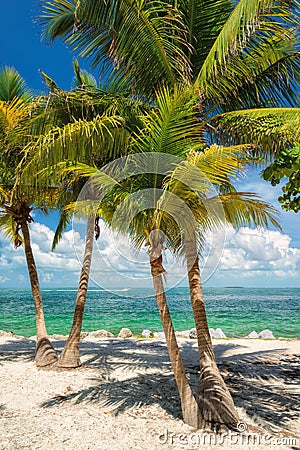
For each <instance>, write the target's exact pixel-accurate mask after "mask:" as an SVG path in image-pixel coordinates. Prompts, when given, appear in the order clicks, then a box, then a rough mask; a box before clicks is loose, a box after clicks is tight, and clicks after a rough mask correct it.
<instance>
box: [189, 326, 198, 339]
mask: <svg viewBox="0 0 300 450" xmlns="http://www.w3.org/2000/svg"><path fill="white" fill-rule="evenodd" d="M189 338H190V339H197V331H196V328H192V329H191V330H190V333H189Z"/></svg>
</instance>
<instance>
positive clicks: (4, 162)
mask: <svg viewBox="0 0 300 450" xmlns="http://www.w3.org/2000/svg"><path fill="white" fill-rule="evenodd" d="M0 96H1V97H0V98H1V101H0V124H1V125H0V126H1V138H0V139H1V153H2V157H1V163H0V180H1V185H0V229H1V230H2V231H4V233H5V234H6V235H7V236H9V237H10V238H11V239H12V241H13V243H14V245H15V247H19V246H20V245H24V248H25V255H26V262H27V268H28V273H29V278H30V284H31V290H32V295H33V300H34V306H35V316H36V334H37V339H36V352H35V361H36V364H37V366H39V367H42V366H46V365H49V364H52V363H53V362H55V361H56V360H57V356H56V352H55V350H54V349H53V347H52V345H51V343H50V341H49V338H48V334H47V330H46V325H45V320H44V312H43V303H42V294H41V290H40V286H39V280H38V274H37V269H36V264H35V261H34V256H33V252H32V247H31V241H30V233H29V227H28V224H29V223H31V222H32V221H33V218H32V216H31V211H32V210H33V209H35V207H34V206H32V205H34V204H36V205H38V204H39V206H40V207H41V208H42V209H43V210H45V209H46V208H45V206H46V205H45V203H44V202H45V200H46V198H45V196H44V198H42V196H41V195H39V193H38V192H37V191H36V190H33V189H31V191H30V192H29V191H28V193H29V196H25V195H24V193H23V192H22V190H21V189H19V187H18V184H19V179H18V169H17V168H18V163H19V162H20V159H21V157H22V148H23V145H24V144H25V143H26V136H27V134H28V130H29V129H30V127H29V125H28V124H29V123H30V115H31V114H32V110H33V109H32V105H31V104H30V102H29V99H30V93H29V91H28V89H27V88H26V85H25V82H24V80H23V79H22V77H21V76H20V75H19V74H18V72H16V70H15V69H13V68H8V67H6V68H5V69H4V70H3V71H2V72H1V73H0ZM20 233H21V234H22V237H21V236H20Z"/></svg>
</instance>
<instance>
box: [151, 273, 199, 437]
mask: <svg viewBox="0 0 300 450" xmlns="http://www.w3.org/2000/svg"><path fill="white" fill-rule="evenodd" d="M161 269H162V267H161V266H160V267H159V266H153V265H152V264H151V273H152V277H153V285H154V294H155V299H156V303H157V306H158V310H159V315H160V319H161V322H162V325H163V329H164V333H165V336H166V342H167V347H168V352H169V356H170V361H171V364H172V369H173V372H174V376H175V381H176V384H177V388H178V391H179V396H180V400H181V409H182V415H183V420H184V422H185V423H187V424H188V425H190V426H192V427H193V428H195V429H198V428H199V408H198V405H197V402H196V399H195V397H194V395H193V392H192V390H191V387H190V385H189V382H188V380H187V377H186V373H185V369H184V366H183V362H182V359H181V355H180V351H179V348H178V344H177V340H176V335H175V331H174V327H173V323H172V319H171V316H170V311H169V308H168V305H167V300H166V295H165V292H164V285H163V280H162V270H161Z"/></svg>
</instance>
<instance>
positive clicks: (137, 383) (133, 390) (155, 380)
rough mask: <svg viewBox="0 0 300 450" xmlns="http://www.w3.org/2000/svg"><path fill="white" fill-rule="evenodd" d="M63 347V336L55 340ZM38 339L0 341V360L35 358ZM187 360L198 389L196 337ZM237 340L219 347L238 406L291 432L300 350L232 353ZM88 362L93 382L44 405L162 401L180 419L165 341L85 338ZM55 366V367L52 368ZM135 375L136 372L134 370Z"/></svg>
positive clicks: (115, 406) (118, 406)
mask: <svg viewBox="0 0 300 450" xmlns="http://www.w3.org/2000/svg"><path fill="white" fill-rule="evenodd" d="M53 344H54V346H55V348H56V349H57V350H58V351H60V350H61V349H62V348H63V346H64V342H63V341H53ZM34 346H35V342H34V341H22V340H20V341H17V342H16V341H11V342H10V341H9V342H8V343H6V344H3V345H0V364H1V363H3V362H5V361H14V360H18V361H22V360H23V361H33V354H34ZM181 348H182V355H183V360H184V364H185V367H186V371H187V374H188V377H189V379H190V383H191V386H192V389H193V390H194V392H196V391H197V381H198V374H199V363H198V353H197V348H196V347H195V345H194V342H193V341H184V342H183V343H182V344H181ZM233 348H234V349H237V348H238V347H237V345H234V344H231V343H230V342H226V341H224V342H222V343H220V344H217V345H216V346H215V347H214V350H215V354H216V358H217V361H218V365H219V368H220V371H221V373H222V375H223V377H224V379H225V381H226V384H227V386H228V388H229V390H230V391H231V394H232V396H233V399H234V402H235V404H236V406H238V407H241V408H243V409H244V410H245V411H246V413H247V414H248V415H249V416H250V417H251V418H252V419H254V421H255V423H257V425H258V426H261V427H263V428H264V429H266V430H268V431H270V432H276V431H283V430H286V431H288V429H289V423H292V421H293V420H296V419H297V418H298V417H299V410H300V402H299V397H298V395H297V391H296V388H297V382H298V380H299V374H300V373H299V369H300V360H299V355H284V354H283V353H284V352H283V351H282V349H278V350H272V351H258V352H251V353H243V354H242V355H234V356H232V355H230V356H227V355H226V352H227V351H228V350H231V349H233ZM81 353H82V360H83V362H84V365H83V367H82V368H81V369H77V370H86V368H87V369H88V368H91V369H95V370H96V376H95V371H93V374H91V378H89V379H88V380H89V381H90V385H89V386H88V387H86V388H84V389H81V390H78V391H77V392H70V393H66V395H59V396H56V397H54V398H50V399H49V400H47V401H46V402H44V403H43V405H42V406H43V407H45V408H50V407H52V406H55V405H58V404H62V403H64V402H74V403H76V404H78V403H81V402H94V403H95V404H97V406H99V407H100V408H102V407H103V408H105V409H106V410H108V411H110V412H111V413H113V414H119V413H122V412H124V411H125V410H130V408H139V407H141V406H143V407H145V408H147V407H149V406H151V405H153V404H159V405H160V406H161V408H162V410H164V411H165V412H166V413H168V414H169V415H171V416H172V417H175V418H181V411H180V403H179V398H178V391H177V388H176V384H175V381H174V377H173V375H172V371H171V365H170V362H169V358H168V352H167V348H166V344H165V343H164V342H163V341H151V340H147V341H146V340H133V339H124V340H117V339H104V340H99V341H98V342H97V343H95V342H89V341H82V343H81ZM49 370H52V369H49ZM133 374H134V375H133Z"/></svg>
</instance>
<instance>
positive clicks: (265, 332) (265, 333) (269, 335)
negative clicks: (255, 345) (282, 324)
mask: <svg viewBox="0 0 300 450" xmlns="http://www.w3.org/2000/svg"><path fill="white" fill-rule="evenodd" d="M258 337H260V338H261V339H276V338H275V336H274V334H273V333H272V331H271V330H263V331H261V332H260V333H259V334H258Z"/></svg>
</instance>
